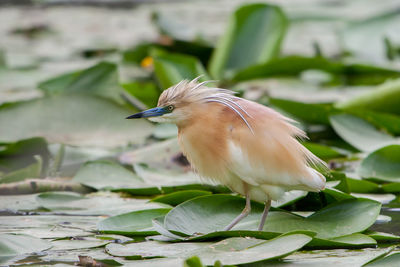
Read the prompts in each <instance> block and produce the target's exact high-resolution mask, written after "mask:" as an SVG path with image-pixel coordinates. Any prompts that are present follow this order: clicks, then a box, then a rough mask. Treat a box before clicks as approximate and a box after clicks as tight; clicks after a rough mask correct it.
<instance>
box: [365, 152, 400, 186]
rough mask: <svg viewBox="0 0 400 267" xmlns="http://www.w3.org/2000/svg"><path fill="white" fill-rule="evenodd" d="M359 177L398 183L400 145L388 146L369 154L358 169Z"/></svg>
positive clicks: (399, 177) (399, 174)
mask: <svg viewBox="0 0 400 267" xmlns="http://www.w3.org/2000/svg"><path fill="white" fill-rule="evenodd" d="M358 173H359V174H360V176H362V177H364V178H374V179H378V180H381V181H386V182H400V145H390V146H386V147H383V148H381V149H378V150H376V151H374V152H372V153H371V154H369V155H368V156H367V157H366V158H365V159H364V160H363V161H362V162H361V165H360V168H359V169H358Z"/></svg>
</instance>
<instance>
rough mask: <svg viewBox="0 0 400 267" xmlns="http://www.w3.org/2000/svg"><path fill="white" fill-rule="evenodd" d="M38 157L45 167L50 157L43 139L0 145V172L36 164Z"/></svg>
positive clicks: (36, 138)
mask: <svg viewBox="0 0 400 267" xmlns="http://www.w3.org/2000/svg"><path fill="white" fill-rule="evenodd" d="M35 155H39V156H40V157H41V159H42V160H43V164H44V166H45V167H46V166H47V164H48V160H49V157H50V153H49V150H48V149H47V142H46V140H44V139H43V138H38V137H34V138H30V139H26V140H19V141H17V142H13V143H6V144H0V172H5V173H7V172H10V171H15V170H18V169H21V168H23V167H27V166H29V165H31V164H36V163H37V159H35V157H34V156H35Z"/></svg>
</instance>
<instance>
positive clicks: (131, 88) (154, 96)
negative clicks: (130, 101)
mask: <svg viewBox="0 0 400 267" xmlns="http://www.w3.org/2000/svg"><path fill="white" fill-rule="evenodd" d="M121 86H122V87H123V88H124V89H125V91H126V92H128V93H129V94H131V95H132V96H134V97H135V98H136V99H138V100H139V101H140V102H142V103H143V104H145V105H146V106H147V107H148V108H150V107H155V106H157V100H158V97H159V95H160V91H159V89H158V88H157V86H156V85H155V83H153V82H131V83H124V84H122V85H121Z"/></svg>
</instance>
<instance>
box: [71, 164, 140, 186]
mask: <svg viewBox="0 0 400 267" xmlns="http://www.w3.org/2000/svg"><path fill="white" fill-rule="evenodd" d="M73 181H75V182H78V183H81V184H84V185H86V186H89V187H93V188H95V189H97V190H100V189H113V188H121V187H128V188H129V187H133V186H135V185H142V184H143V180H142V179H141V178H140V177H138V176H137V175H135V174H134V173H133V172H131V171H129V170H128V169H126V168H124V167H122V166H121V165H119V164H117V163H114V162H111V161H104V160H99V161H92V162H87V163H85V164H84V165H83V166H82V167H81V168H80V169H79V171H78V172H77V173H76V175H75V176H74V178H73Z"/></svg>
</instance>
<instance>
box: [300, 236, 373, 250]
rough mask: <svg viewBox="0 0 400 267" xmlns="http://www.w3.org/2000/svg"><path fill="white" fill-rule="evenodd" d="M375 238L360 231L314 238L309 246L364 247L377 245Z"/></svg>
mask: <svg viewBox="0 0 400 267" xmlns="http://www.w3.org/2000/svg"><path fill="white" fill-rule="evenodd" d="M375 245H376V241H375V239H373V238H371V237H369V236H367V235H364V234H360V233H355V234H350V235H345V236H340V237H335V238H331V239H320V238H313V240H312V241H311V242H310V243H309V244H307V246H308V247H319V248H322V247H324V248H327V247H331V248H334V247H336V248H356V247H359V248H362V247H371V246H375Z"/></svg>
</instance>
